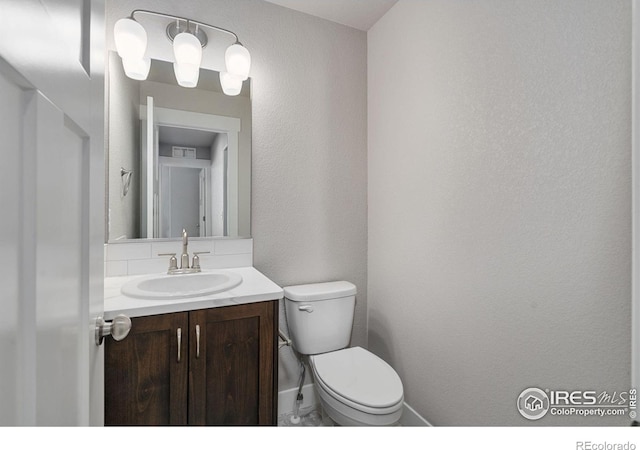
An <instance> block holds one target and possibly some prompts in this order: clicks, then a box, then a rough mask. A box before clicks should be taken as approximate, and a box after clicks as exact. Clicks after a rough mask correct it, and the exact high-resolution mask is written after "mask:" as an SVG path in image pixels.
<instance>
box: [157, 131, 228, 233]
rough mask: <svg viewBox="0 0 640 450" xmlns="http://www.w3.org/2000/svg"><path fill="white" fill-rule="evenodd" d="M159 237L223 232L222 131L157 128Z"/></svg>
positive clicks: (224, 162)
mask: <svg viewBox="0 0 640 450" xmlns="http://www.w3.org/2000/svg"><path fill="white" fill-rule="evenodd" d="M158 141H159V142H158V143H159V158H158V163H159V171H158V185H159V186H158V188H159V202H158V205H159V211H158V212H159V236H158V237H160V238H176V237H178V238H179V237H181V236H182V230H183V229H185V230H187V233H188V234H189V236H200V237H204V236H212V235H215V233H218V232H221V231H222V230H223V229H224V228H225V225H226V224H225V223H224V222H225V220H224V218H225V217H226V214H225V213H226V201H225V200H226V188H225V186H226V184H225V178H226V170H227V167H226V166H227V165H226V149H227V135H226V133H216V132H213V131H209V130H197V129H188V128H180V127H173V126H159V127H158Z"/></svg>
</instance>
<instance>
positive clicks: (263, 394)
mask: <svg viewBox="0 0 640 450" xmlns="http://www.w3.org/2000/svg"><path fill="white" fill-rule="evenodd" d="M277 308H278V302H277V301H271V302H259V303H251V304H247V305H237V306H228V307H223V308H213V309H207V310H202V311H193V312H191V313H190V316H189V325H190V331H189V332H190V333H191V335H190V337H189V342H190V345H189V347H190V355H191V365H190V373H189V378H190V383H189V423H190V424H193V425H274V424H275V421H276V413H275V411H274V410H275V407H276V401H275V395H276V392H277V389H276V388H275V386H274V384H275V382H276V378H277V377H276V376H275V374H276V367H277V366H276V364H274V361H275V358H276V356H277V315H278V309H277ZM196 327H197V328H198V329H199V335H200V336H199V339H197V338H196Z"/></svg>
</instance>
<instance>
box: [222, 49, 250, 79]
mask: <svg viewBox="0 0 640 450" xmlns="http://www.w3.org/2000/svg"><path fill="white" fill-rule="evenodd" d="M224 62H225V65H226V66H227V72H229V73H230V74H232V75H236V76H237V77H239V78H240V79H241V80H242V81H244V80H246V79H247V78H249V70H250V69H251V55H250V54H249V50H247V49H246V48H244V47H243V46H242V44H240V43H239V42H236V43H235V44H233V45H231V46H229V48H227V51H225V52H224Z"/></svg>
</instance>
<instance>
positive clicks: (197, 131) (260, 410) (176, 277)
mask: <svg viewBox="0 0 640 450" xmlns="http://www.w3.org/2000/svg"><path fill="white" fill-rule="evenodd" d="M169 59H171V58H169ZM107 74H108V77H107V78H108V80H107V82H108V86H109V89H108V93H109V101H108V102H107V107H108V111H107V114H106V116H107V118H108V123H107V130H108V164H107V174H106V177H107V180H108V199H107V202H106V205H105V208H106V211H105V217H106V218H107V223H106V224H105V225H106V227H105V228H106V230H107V233H106V246H105V283H104V286H105V291H104V298H105V299H104V320H105V321H113V322H112V324H113V323H115V322H116V321H115V320H114V319H116V318H117V317H118V316H119V315H123V316H126V317H128V318H129V319H130V321H131V328H130V331H129V333H128V335H126V337H125V338H124V339H122V340H120V341H116V340H114V339H111V338H108V339H105V341H104V342H105V425H275V424H276V422H277V393H278V390H277V380H278V376H277V369H278V360H277V358H278V300H279V299H281V298H282V297H283V291H282V289H281V288H280V287H279V286H277V285H276V284H275V283H273V282H272V281H271V280H269V279H268V278H267V277H266V276H264V275H263V274H262V273H260V272H259V271H258V270H256V269H255V268H254V267H253V254H252V249H253V241H252V239H251V230H250V223H251V217H250V213H251V210H250V204H251V199H250V194H251V94H250V89H251V85H250V80H245V81H244V83H243V85H242V89H241V91H240V92H239V95H235V96H232V97H229V96H227V95H224V94H223V92H222V90H221V86H220V81H219V79H220V76H219V74H218V73H217V72H215V71H212V70H207V69H204V68H201V69H200V79H199V82H198V86H197V88H192V89H184V88H182V87H180V86H178V85H177V84H176V81H175V76H174V69H173V64H172V63H171V62H170V61H166V60H164V61H163V60H162V59H155V58H154V59H153V60H152V61H151V69H150V73H149V75H148V77H147V79H146V80H145V81H136V80H132V79H129V78H128V77H126V76H125V75H124V72H123V67H122V62H121V60H120V58H119V57H118V56H117V55H116V54H115V53H113V52H112V53H111V54H110V55H109V58H108V71H107ZM185 229H186V231H185ZM187 232H188V235H189V257H187V258H190V257H192V256H193V255H194V254H196V253H197V254H198V255H197V256H198V260H199V262H198V264H199V265H201V268H202V271H201V272H200V273H186V274H185V273H179V271H178V272H175V271H174V272H173V274H171V275H168V274H167V271H168V270H169V271H171V270H172V268H175V267H176V259H175V257H173V256H171V257H170V255H171V254H176V253H177V254H178V258H177V261H178V262H180V263H181V264H180V265H181V266H182V265H183V264H184V262H185V261H184V260H181V258H180V256H181V255H180V252H179V250H180V245H181V242H180V240H179V238H180V234H181V233H183V234H184V233H187ZM183 253H186V251H185V249H184V248H183ZM187 261H190V259H187ZM193 265H195V262H194V263H193ZM178 269H179V268H178Z"/></svg>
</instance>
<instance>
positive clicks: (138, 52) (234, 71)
mask: <svg viewBox="0 0 640 450" xmlns="http://www.w3.org/2000/svg"><path fill="white" fill-rule="evenodd" d="M139 14H147V15H152V16H157V17H162V18H166V19H171V22H169V24H168V25H167V28H166V31H167V32H166V37H167V38H168V39H169V41H171V42H172V43H173V54H174V58H175V62H174V63H173V69H174V73H175V76H176V81H177V82H178V84H179V85H180V86H182V87H186V88H194V87H196V86H197V85H198V77H199V74H200V63H201V62H202V49H203V48H204V47H205V46H206V45H207V42H208V41H209V38H208V36H207V34H206V33H205V32H204V30H203V29H202V28H210V29H212V30H215V31H217V32H221V33H226V34H229V35H231V36H233V38H234V39H235V42H233V43H232V44H231V45H230V46H229V47H228V48H227V50H226V51H225V55H224V60H225V66H226V70H225V71H221V72H220V84H221V85H222V90H223V92H224V93H225V94H226V95H238V94H239V93H240V91H241V89H242V82H243V81H244V80H246V79H247V78H248V77H249V70H250V69H251V55H250V54H249V51H248V50H247V49H246V48H245V47H244V46H243V45H242V44H241V43H240V40H239V39H238V36H237V35H236V34H235V33H234V32H232V31H229V30H225V29H224V28H220V27H216V26H213V25H209V24H206V23H203V22H198V21H196V20H192V19H186V18H184V17H177V16H172V15H170V14H164V13H159V12H154V11H147V10H143V9H136V10H134V11H133V12H132V13H131V15H130V16H129V17H126V18H123V19H120V20H118V21H117V22H116V24H115V27H114V30H113V36H114V40H115V44H116V50H117V51H118V55H120V57H121V58H122V65H123V67H124V70H125V73H126V74H127V76H128V77H129V78H132V79H134V80H146V79H147V76H148V75H149V68H150V66H151V59H150V58H149V57H148V56H147V55H146V50H147V32H146V30H145V29H144V27H143V26H142V25H141V24H140V23H139V22H138V21H137V20H136V18H135V16H136V15H139Z"/></svg>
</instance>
